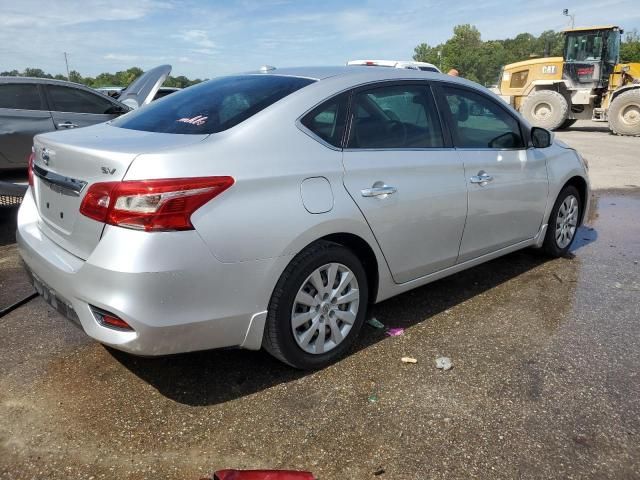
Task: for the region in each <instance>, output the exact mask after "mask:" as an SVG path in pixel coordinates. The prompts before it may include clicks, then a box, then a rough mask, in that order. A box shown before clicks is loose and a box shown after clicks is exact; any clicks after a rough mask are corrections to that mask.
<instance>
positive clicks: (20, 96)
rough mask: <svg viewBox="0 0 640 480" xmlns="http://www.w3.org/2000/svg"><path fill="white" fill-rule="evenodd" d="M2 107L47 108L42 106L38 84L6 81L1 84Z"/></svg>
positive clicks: (0, 104) (0, 105)
mask: <svg viewBox="0 0 640 480" xmlns="http://www.w3.org/2000/svg"><path fill="white" fill-rule="evenodd" d="M0 108H13V109H18V110H46V109H44V108H42V102H41V101H40V94H39V93H38V86H37V85H36V84H33V83H5V84H2V85H0Z"/></svg>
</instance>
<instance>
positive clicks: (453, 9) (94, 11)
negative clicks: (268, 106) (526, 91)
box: [0, 0, 640, 78]
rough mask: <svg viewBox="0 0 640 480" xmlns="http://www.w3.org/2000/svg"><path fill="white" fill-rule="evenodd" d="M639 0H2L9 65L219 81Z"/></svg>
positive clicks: (635, 15) (617, 14)
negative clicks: (164, 67)
mask: <svg viewBox="0 0 640 480" xmlns="http://www.w3.org/2000/svg"><path fill="white" fill-rule="evenodd" d="M639 1H640V0H579V1H574V0H571V1H562V0H561V1H556V0H538V1H531V0H529V1H520V0H481V1H477V0H476V1H466V0H465V1H461V0H359V1H339V0H324V1H303V0H298V1H295V0H262V1H261V0H237V1H233V0H228V1H213V0H210V1H207V0H200V1H198V0H184V1H183V0H128V1H123V0H0V71H4V70H12V69H18V70H23V69H24V68H25V67H34V68H41V69H43V70H44V71H46V72H49V73H52V74H56V73H63V74H64V73H65V63H64V53H63V52H67V54H68V59H69V68H70V69H71V70H77V71H79V72H80V73H81V74H82V75H83V76H95V75H97V74H99V73H101V72H116V71H119V70H125V69H127V68H129V67H132V66H139V67H141V68H142V69H145V70H146V69H148V68H151V67H153V66H156V65H159V64H164V63H169V64H171V65H172V66H173V71H172V75H175V76H177V75H185V76H187V77H189V78H212V77H215V76H218V75H224V74H228V73H233V72H242V71H247V70H255V69H257V68H258V67H260V66H261V65H265V64H268V65H274V66H276V67H285V66H302V65H341V64H344V63H345V62H346V61H347V60H354V59H366V58H369V59H371V58H378V59H393V60H404V59H411V56H412V55H413V49H414V47H415V46H416V45H418V44H419V43H423V42H424V43H428V44H430V45H435V44H438V43H440V42H443V41H445V40H446V39H447V38H449V37H450V36H451V33H452V29H453V27H454V26H455V25H458V24H463V23H470V24H473V25H475V26H476V27H477V28H478V29H479V30H480V32H481V33H482V38H483V39H485V40H488V39H501V38H507V37H513V36H515V35H516V34H518V33H521V32H530V33H533V34H535V35H537V34H539V33H540V32H542V31H543V30H560V29H562V28H565V27H566V26H567V25H568V22H569V19H568V18H567V17H565V16H563V15H562V10H563V9H564V8H568V9H569V10H570V12H572V13H574V14H575V22H576V26H578V25H600V24H617V25H620V26H622V27H623V28H625V29H626V30H631V29H633V28H638V29H640V5H639Z"/></svg>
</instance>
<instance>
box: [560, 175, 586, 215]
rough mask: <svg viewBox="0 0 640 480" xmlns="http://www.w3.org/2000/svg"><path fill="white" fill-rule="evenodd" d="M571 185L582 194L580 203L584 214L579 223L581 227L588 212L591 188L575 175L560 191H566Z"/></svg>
mask: <svg viewBox="0 0 640 480" xmlns="http://www.w3.org/2000/svg"><path fill="white" fill-rule="evenodd" d="M569 185H571V186H573V187H575V188H576V190H578V193H579V194H580V203H581V204H582V212H581V213H580V220H579V222H578V226H580V225H582V223H583V221H584V219H585V215H586V212H587V205H588V203H589V199H588V198H587V196H588V195H589V187H588V186H587V181H586V180H585V179H584V178H582V177H581V176H579V175H575V176H573V177H571V178H570V179H569V180H567V181H566V182H565V184H564V185H563V186H562V188H561V189H560V191H562V190H564V189H565V188H566V187H568V186H569Z"/></svg>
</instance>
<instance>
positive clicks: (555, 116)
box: [520, 90, 569, 130]
mask: <svg viewBox="0 0 640 480" xmlns="http://www.w3.org/2000/svg"><path fill="white" fill-rule="evenodd" d="M520 113H522V115H523V116H524V118H526V119H527V120H528V121H529V123H531V124H532V125H534V126H536V127H542V128H546V129H547V130H557V129H558V128H560V127H561V126H562V124H563V123H564V122H565V121H566V120H567V115H568V114H569V104H568V103H567V100H566V99H565V98H564V97H563V96H562V94H560V93H558V92H556V91H553V90H538V91H536V92H533V93H532V94H530V95H529V96H528V97H527V98H525V99H524V101H523V102H522V106H521V107H520Z"/></svg>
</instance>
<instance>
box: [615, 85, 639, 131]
mask: <svg viewBox="0 0 640 480" xmlns="http://www.w3.org/2000/svg"><path fill="white" fill-rule="evenodd" d="M607 116H608V118H609V128H610V129H611V131H612V132H613V133H615V134H616V135H632V136H638V135H640V88H636V89H634V90H627V91H626V92H622V93H621V94H620V95H618V96H617V97H616V98H614V99H613V102H611V106H610V107H609V113H608V114H607Z"/></svg>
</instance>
